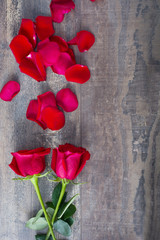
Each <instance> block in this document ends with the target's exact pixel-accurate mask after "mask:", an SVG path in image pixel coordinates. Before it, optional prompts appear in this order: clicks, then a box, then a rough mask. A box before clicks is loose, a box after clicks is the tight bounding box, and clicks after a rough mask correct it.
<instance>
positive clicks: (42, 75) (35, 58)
mask: <svg viewBox="0 0 160 240" xmlns="http://www.w3.org/2000/svg"><path fill="white" fill-rule="evenodd" d="M19 68H20V70H21V72H23V73H25V74H27V75H28V76H30V77H32V78H34V79H35V80H37V81H38V82H40V81H45V80H46V69H45V66H44V65H43V61H42V57H41V55H40V54H39V53H37V52H31V53H30V54H29V55H28V56H27V57H26V58H24V59H23V60H22V61H21V63H20V65H19Z"/></svg>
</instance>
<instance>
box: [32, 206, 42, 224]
mask: <svg viewBox="0 0 160 240" xmlns="http://www.w3.org/2000/svg"><path fill="white" fill-rule="evenodd" d="M42 214H43V209H40V210H39V211H38V213H37V214H36V216H35V217H34V220H33V222H32V224H34V223H35V222H36V221H37V220H38V218H40V217H41V216H42Z"/></svg>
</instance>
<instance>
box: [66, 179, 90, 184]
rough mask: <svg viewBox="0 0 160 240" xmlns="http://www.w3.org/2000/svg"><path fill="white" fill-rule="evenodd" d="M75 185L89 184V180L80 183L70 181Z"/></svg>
mask: <svg viewBox="0 0 160 240" xmlns="http://www.w3.org/2000/svg"><path fill="white" fill-rule="evenodd" d="M70 182H71V183H72V184H73V185H83V184H87V183H88V182H82V183H81V182H80V183H78V182H77V183H75V182H74V181H73V180H71V181H70Z"/></svg>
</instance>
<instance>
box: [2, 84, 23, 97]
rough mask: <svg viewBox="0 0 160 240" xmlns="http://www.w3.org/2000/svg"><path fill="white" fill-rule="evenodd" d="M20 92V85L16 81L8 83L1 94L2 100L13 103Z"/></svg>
mask: <svg viewBox="0 0 160 240" xmlns="http://www.w3.org/2000/svg"><path fill="white" fill-rule="evenodd" d="M19 91H20V85H19V83H18V82H16V81H9V82H7V83H6V84H5V85H4V86H3V88H2V90H1V93H0V98H1V99H2V100H4V101H11V100H12V99H13V98H14V97H15V96H16V95H17V94H18V93H19Z"/></svg>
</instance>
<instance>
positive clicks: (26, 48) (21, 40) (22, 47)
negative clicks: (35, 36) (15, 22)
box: [9, 35, 33, 63]
mask: <svg viewBox="0 0 160 240" xmlns="http://www.w3.org/2000/svg"><path fill="white" fill-rule="evenodd" d="M9 46H10V48H11V50H12V52H13V54H14V56H15V59H16V61H17V62H18V63H20V62H21V61H22V59H23V58H25V57H26V56H27V55H28V54H29V53H30V52H32V51H33V47H32V44H31V43H30V42H29V41H28V39H27V38H26V37H25V36H23V35H17V36H15V37H14V38H13V39H12V41H11V43H10V45H9Z"/></svg>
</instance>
